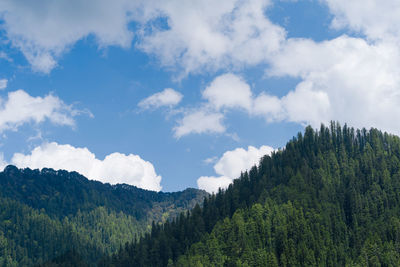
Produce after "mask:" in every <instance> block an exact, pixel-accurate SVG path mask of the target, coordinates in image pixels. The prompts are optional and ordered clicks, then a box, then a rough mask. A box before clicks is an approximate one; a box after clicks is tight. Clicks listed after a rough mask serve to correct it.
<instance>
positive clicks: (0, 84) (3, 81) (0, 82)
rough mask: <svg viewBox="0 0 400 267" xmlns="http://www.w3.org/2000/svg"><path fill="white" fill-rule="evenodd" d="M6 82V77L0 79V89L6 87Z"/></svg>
mask: <svg viewBox="0 0 400 267" xmlns="http://www.w3.org/2000/svg"><path fill="white" fill-rule="evenodd" d="M7 83H8V80H7V79H0V90H4V89H6V88H7Z"/></svg>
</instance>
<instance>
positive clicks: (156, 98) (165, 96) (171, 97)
mask: <svg viewBox="0 0 400 267" xmlns="http://www.w3.org/2000/svg"><path fill="white" fill-rule="evenodd" d="M182 98H183V95H182V94H181V93H179V92H177V91H175V90H174V89H172V88H166V89H164V90H163V91H161V92H159V93H155V94H154V95H151V96H149V97H147V98H145V99H143V100H142V101H140V102H139V104H138V106H139V107H140V108H142V109H151V108H160V107H163V106H167V107H173V106H176V105H177V104H179V102H181V100H182Z"/></svg>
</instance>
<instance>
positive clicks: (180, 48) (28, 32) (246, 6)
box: [0, 0, 285, 74]
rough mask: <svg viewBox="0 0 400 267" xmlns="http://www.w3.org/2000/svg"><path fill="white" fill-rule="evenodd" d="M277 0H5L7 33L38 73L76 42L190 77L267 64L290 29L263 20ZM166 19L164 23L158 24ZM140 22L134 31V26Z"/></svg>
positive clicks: (0, 9)
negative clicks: (140, 54) (116, 49)
mask: <svg viewBox="0 0 400 267" xmlns="http://www.w3.org/2000/svg"><path fill="white" fill-rule="evenodd" d="M270 5H271V0H251V1H240V0H223V1H218V3H216V2H215V1H209V0H207V1H191V2H187V1H182V0H174V1H161V0H146V1H144V0H143V1H140V0H139V1H129V0H114V1H112V2H110V1H107V0H88V1H80V0H59V1H48V0H38V1H35V2H34V3H32V2H30V1H27V0H17V1H15V0H4V1H1V2H0V19H2V20H3V21H4V24H3V27H2V28H3V29H4V31H5V36H6V38H8V39H9V40H10V41H11V44H12V45H13V46H14V47H16V48H18V49H19V50H20V51H21V52H22V53H23V54H24V55H25V57H26V59H27V60H28V61H29V63H30V64H31V65H32V67H33V69H34V70H36V71H40V72H44V73H49V72H50V71H51V70H52V69H53V68H54V67H55V66H57V60H58V58H59V57H60V56H61V55H62V54H63V53H64V52H65V51H67V50H68V49H70V48H71V47H73V45H74V44H75V43H76V42H78V41H79V40H82V39H84V38H87V37H90V36H91V37H94V39H95V40H96V42H97V43H98V45H99V47H100V48H101V47H106V46H110V45H116V46H120V47H124V48H127V47H129V46H130V45H131V42H132V40H133V36H134V34H136V37H137V38H136V40H137V43H136V45H137V47H138V48H139V49H141V50H142V51H144V52H146V53H149V54H152V55H155V56H156V57H157V58H158V59H159V60H160V62H161V63H162V64H163V65H165V66H170V67H171V66H172V67H177V68H179V69H182V70H183V72H184V73H186V74H187V73H190V72H199V71H203V70H204V69H207V70H217V69H219V68H222V67H229V66H233V67H242V66H244V65H254V64H258V63H260V62H264V61H265V59H266V58H268V56H269V55H270V54H271V53H273V52H275V51H276V50H277V49H279V46H280V43H281V42H282V41H283V40H284V39H285V31H284V30H283V29H282V28H281V27H279V26H277V25H274V24H273V23H271V21H270V20H268V18H266V17H265V10H266V9H267V8H268V7H269V6H270ZM160 19H165V24H166V25H164V24H163V23H160ZM131 22H135V23H136V26H137V27H136V29H137V31H136V32H133V31H132V28H131V29H130V28H129V26H128V25H129V24H130V23H131Z"/></svg>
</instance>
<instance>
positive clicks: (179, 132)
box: [174, 109, 225, 138]
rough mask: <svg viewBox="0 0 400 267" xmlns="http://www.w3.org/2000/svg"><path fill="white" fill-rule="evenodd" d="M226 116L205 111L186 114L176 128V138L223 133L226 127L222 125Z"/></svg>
mask: <svg viewBox="0 0 400 267" xmlns="http://www.w3.org/2000/svg"><path fill="white" fill-rule="evenodd" d="M223 118H224V116H223V115H222V114H221V113H217V112H210V111H207V110H205V109H200V110H195V111H190V112H188V113H186V114H185V115H184V116H183V118H182V119H181V120H180V121H179V122H178V125H177V126H176V127H175V128H174V135H175V137H176V138H181V137H182V136H184V135H187V134H191V133H195V134H201V133H223V132H225V126H224V125H223V124H222V120H223Z"/></svg>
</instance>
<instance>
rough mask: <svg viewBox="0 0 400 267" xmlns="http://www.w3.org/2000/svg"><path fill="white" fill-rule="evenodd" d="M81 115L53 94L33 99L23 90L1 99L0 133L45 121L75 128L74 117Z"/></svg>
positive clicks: (10, 93)
mask: <svg viewBox="0 0 400 267" xmlns="http://www.w3.org/2000/svg"><path fill="white" fill-rule="evenodd" d="M79 113H80V111H78V110H75V109H73V108H72V107H71V106H69V105H66V104H65V103H64V102H63V101H62V100H61V99H59V98H58V97H56V96H53V95H51V94H50V95H47V96H45V97H40V96H38V97H33V96H30V95H29V94H28V93H26V92H25V91H23V90H18V91H14V92H9V93H8V99H3V98H0V132H2V131H4V130H16V129H17V128H18V127H19V126H21V125H22V124H24V123H29V122H33V123H41V122H43V121H45V120H49V121H51V122H52V123H54V124H58V125H68V126H74V124H75V121H74V119H73V117H74V116H76V115H78V114H79Z"/></svg>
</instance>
